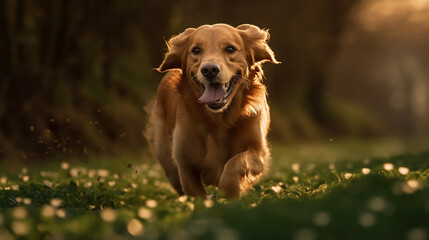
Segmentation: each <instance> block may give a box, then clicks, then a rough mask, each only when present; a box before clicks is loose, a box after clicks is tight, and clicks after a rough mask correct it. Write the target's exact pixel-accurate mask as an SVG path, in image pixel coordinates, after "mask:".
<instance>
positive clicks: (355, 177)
mask: <svg viewBox="0 0 429 240" xmlns="http://www.w3.org/2000/svg"><path fill="white" fill-rule="evenodd" d="M334 141H336V140H334ZM334 143H335V142H334ZM332 144H333V143H332V142H331V143H330V144H314V145H312V146H306V145H298V146H294V147H293V148H292V147H284V146H281V145H275V146H274V149H273V150H274V151H273V159H274V161H273V169H272V172H271V174H270V176H268V177H267V178H265V179H264V180H263V181H262V182H260V183H259V184H258V185H256V186H255V187H254V188H253V189H252V190H250V191H249V192H248V194H246V195H245V196H244V197H242V198H241V199H240V200H226V199H215V198H212V199H209V200H205V201H203V200H201V199H194V198H186V197H179V198H177V196H176V195H175V193H174V192H173V190H172V188H171V187H170V186H169V184H168V183H167V181H166V179H165V177H164V176H163V173H162V170H161V168H160V167H159V165H158V164H154V163H153V162H151V161H149V162H148V161H145V162H144V163H142V162H141V161H137V160H134V161H133V162H131V163H129V160H130V159H133V158H132V157H131V158H130V157H126V158H124V159H115V160H116V161H111V159H109V160H106V161H103V160H101V159H93V160H90V161H89V162H88V163H86V164H84V165H83V164H81V163H77V162H73V163H66V162H62V163H61V164H60V166H58V163H50V164H45V165H44V166H39V167H36V168H33V167H31V168H28V169H27V168H21V167H20V168H18V171H15V170H13V169H12V171H9V172H6V171H5V170H4V169H5V168H2V169H3V171H2V172H1V173H0V188H1V190H0V208H1V213H0V238H1V239H14V238H17V239H41V238H48V239H52V238H53V239H76V238H85V239H106V238H109V239H133V238H138V237H143V238H144V239H231V240H235V239H278V238H279V237H281V238H286V239H295V240H304V239H380V238H386V239H404V238H405V239H413V240H414V239H424V238H425V236H427V234H429V232H428V231H429V228H428V226H429V217H428V216H429V214H428V212H429V198H428V196H429V161H428V160H429V152H427V151H426V152H425V151H420V153H414V154H401V155H396V156H393V157H385V156H388V155H390V154H392V153H397V152H398V151H399V152H400V151H404V150H403V149H400V147H398V146H404V145H398V144H395V142H392V141H387V142H376V143H374V142H371V143H364V144H362V143H359V144H358V143H356V142H345V143H340V141H339V143H338V144H337V145H335V144H334V146H332ZM389 146H390V148H389ZM395 146H396V147H395ZM422 147H423V149H427V146H422ZM406 148H407V149H409V150H410V149H414V150H415V149H421V148H415V146H414V148H413V147H411V148H410V147H406ZM362 149H366V152H362V151H361V150H362ZM371 149H373V150H371ZM368 155H372V156H373V157H371V158H368ZM12 172H15V173H12ZM208 191H209V193H210V194H215V193H216V191H215V189H214V188H211V187H210V188H208Z"/></svg>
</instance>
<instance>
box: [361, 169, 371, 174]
mask: <svg viewBox="0 0 429 240" xmlns="http://www.w3.org/2000/svg"><path fill="white" fill-rule="evenodd" d="M370 172H371V169H369V168H362V173H363V174H365V175H367V174H369V173H370Z"/></svg>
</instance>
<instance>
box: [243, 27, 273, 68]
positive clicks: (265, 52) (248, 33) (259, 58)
mask: <svg viewBox="0 0 429 240" xmlns="http://www.w3.org/2000/svg"><path fill="white" fill-rule="evenodd" d="M237 30H238V33H239V34H240V36H241V38H242V39H243V42H244V45H245V48H246V50H247V51H248V53H249V54H248V58H249V61H250V63H251V65H254V64H256V63H263V62H272V63H275V64H279V63H280V62H279V61H277V60H276V58H275V57H274V52H273V50H271V48H270V47H269V46H268V44H267V41H268V40H270V34H269V33H268V30H265V29H264V30H261V29H260V28H259V27H257V26H255V25H251V24H242V25H240V26H238V27H237Z"/></svg>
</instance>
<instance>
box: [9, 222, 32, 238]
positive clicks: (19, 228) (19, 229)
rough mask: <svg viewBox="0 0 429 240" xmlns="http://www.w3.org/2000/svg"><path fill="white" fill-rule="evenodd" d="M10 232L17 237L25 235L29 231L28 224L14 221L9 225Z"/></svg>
mask: <svg viewBox="0 0 429 240" xmlns="http://www.w3.org/2000/svg"><path fill="white" fill-rule="evenodd" d="M11 228H12V231H13V232H14V233H15V234H16V235H19V236H23V235H26V234H27V233H28V231H29V227H28V224H27V223H26V222H21V221H14V222H12V225H11Z"/></svg>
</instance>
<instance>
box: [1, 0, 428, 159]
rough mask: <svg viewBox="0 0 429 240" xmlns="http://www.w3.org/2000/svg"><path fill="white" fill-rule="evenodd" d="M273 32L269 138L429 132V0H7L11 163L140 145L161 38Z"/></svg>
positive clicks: (6, 122)
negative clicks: (221, 30) (253, 28)
mask: <svg viewBox="0 0 429 240" xmlns="http://www.w3.org/2000/svg"><path fill="white" fill-rule="evenodd" d="M218 22H223V23H228V24H231V25H233V26H237V25H240V24H243V23H251V24H255V25H257V26H259V27H261V28H267V29H270V33H271V40H270V43H269V44H270V46H271V48H272V49H273V50H274V52H275V53H276V56H277V59H278V60H279V61H281V62H282V64H281V65H271V64H269V63H267V64H265V66H264V70H265V74H266V77H267V79H266V80H265V83H266V85H267V86H268V89H269V101H270V105H271V108H272V128H271V133H270V139H271V141H273V142H279V143H286V144H289V143H294V142H306V141H329V140H332V139H337V138H352V139H360V140H366V139H370V138H382V137H399V138H404V139H406V138H418V137H424V136H429V68H428V67H427V66H428V63H429V44H428V43H429V1H428V0H323V1H310V0H302V1H293V0H272V1H260V0H258V1H256V0H246V1H244V0H228V1H198V0H186V1H184V0H174V1H173V0H163V1H159V0H143V1H137V0H121V1H120V0H118V1H114V0H73V1H72V0H57V1H49V0H0V159H3V160H4V159H15V160H29V161H43V160H46V159H53V158H59V159H72V158H80V159H84V158H86V157H87V156H88V155H91V154H97V155H98V154H109V155H112V154H124V153H130V154H135V153H137V154H139V153H141V152H142V151H144V150H145V149H146V148H147V144H146V142H145V139H144V137H143V134H142V133H143V129H144V128H145V121H146V116H145V112H144V110H143V107H144V105H145V104H146V103H147V102H148V101H150V100H151V99H152V98H153V97H154V95H155V92H156V88H157V85H158V83H159V81H160V79H161V78H162V74H160V73H158V72H156V71H154V70H153V69H154V68H156V67H157V66H158V65H159V64H160V63H161V61H162V58H163V55H164V54H165V52H166V46H165V43H164V39H168V38H170V37H171V36H172V35H174V34H178V33H180V32H182V31H184V30H185V29H186V28H187V27H198V26H199V25H202V24H213V23H218Z"/></svg>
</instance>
